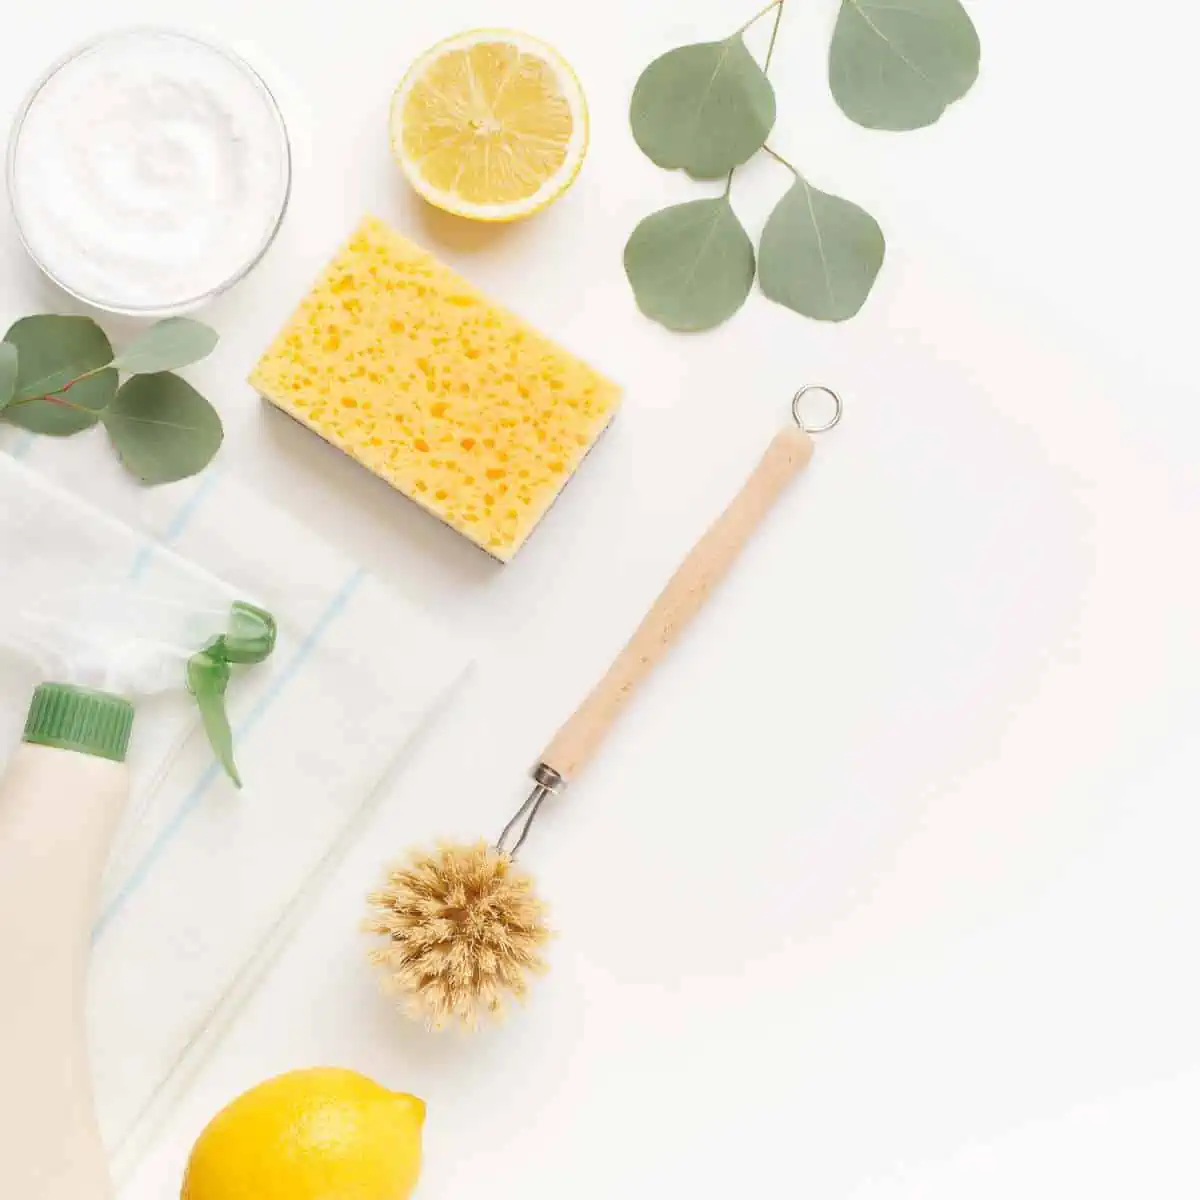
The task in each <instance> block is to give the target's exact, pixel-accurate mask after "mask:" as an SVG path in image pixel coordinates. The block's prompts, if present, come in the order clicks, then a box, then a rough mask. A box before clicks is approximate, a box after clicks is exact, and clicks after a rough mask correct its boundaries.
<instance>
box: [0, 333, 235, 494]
mask: <svg viewBox="0 0 1200 1200" xmlns="http://www.w3.org/2000/svg"><path fill="white" fill-rule="evenodd" d="M216 344H217V335H216V333H215V332H214V331H213V330H211V329H210V328H209V327H208V326H207V325H202V324H201V323H200V322H199V321H192V320H189V319H188V318H186V317H170V318H168V319H167V320H165V321H159V322H158V323H157V324H155V325H151V326H150V327H149V328H148V329H146V330H144V331H143V332H142V333H141V334H140V335H139V336H138V337H136V338H135V339H134V340H133V341H132V342H131V343H130V344H129V345H128V346H126V347H125V349H124V351H122V353H120V354H116V353H114V351H113V348H112V344H111V343H110V342H109V340H108V337H107V336H106V335H105V333H104V330H102V329H101V328H100V326H99V325H97V324H96V322H95V321H93V320H92V319H91V318H90V317H61V316H53V315H49V314H45V315H41V316H35V317H25V318H24V319H23V320H20V321H18V322H17V323H16V324H15V325H13V327H12V328H11V329H10V330H9V331H8V332H7V333H6V334H5V335H4V341H3V342H0V421H3V422H6V423H7V424H9V425H15V426H17V427H19V428H21V429H25V430H28V431H29V432H30V433H36V434H42V435H45V436H47V437H71V436H73V435H74V434H77V433H82V432H83V431H84V430H85V429H91V428H92V427H93V426H94V425H97V424H102V425H103V426H104V429H105V432H106V433H107V434H108V437H109V440H110V441H111V442H112V444H113V447H114V449H115V450H116V452H117V455H118V456H119V457H120V459H121V461H122V463H124V464H125V466H126V468H127V469H128V470H129V471H130V472H132V473H133V474H134V475H136V476H137V478H138V479H140V480H141V481H142V482H143V483H146V484H159V483H174V482H175V481H176V480H179V479H186V478H188V477H189V476H191V475H195V474H197V473H198V472H200V471H202V470H203V469H204V468H205V467H206V466H208V464H209V463H210V462H211V461H212V459H213V456H214V455H215V454H216V453H217V451H218V450H219V449H220V448H221V442H222V439H223V438H224V430H223V428H222V426H221V418H220V417H219V416H218V415H217V412H216V409H214V408H213V406H212V405H211V404H209V402H208V401H207V400H206V399H205V398H204V397H203V396H202V395H200V393H199V392H198V391H196V389H195V388H194V387H192V385H191V384H190V383H187V382H186V381H185V380H183V379H181V378H180V377H179V376H178V375H176V374H174V372H175V371H177V370H180V369H181V368H183V367H187V366H191V364H192V363H195V362H199V361H200V359H202V358H205V357H206V356H207V355H209V354H211V353H212V351H213V349H214V348H215V346H216ZM122 374H125V375H128V376H130V378H129V379H127V380H126V382H125V383H124V384H121V383H120V377H121V375H122Z"/></svg>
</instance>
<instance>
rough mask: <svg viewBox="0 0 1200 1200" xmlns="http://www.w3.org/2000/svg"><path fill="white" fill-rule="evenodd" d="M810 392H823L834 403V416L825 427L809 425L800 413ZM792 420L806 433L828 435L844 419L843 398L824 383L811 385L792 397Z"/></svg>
mask: <svg viewBox="0 0 1200 1200" xmlns="http://www.w3.org/2000/svg"><path fill="white" fill-rule="evenodd" d="M810 392H822V393H824V395H826V396H828V397H829V399H830V400H832V401H833V414H832V416H830V417H829V419H828V420H827V421H826V422H825V423H824V424H823V425H809V424H808V422H807V421H805V419H804V414H803V413H802V412H801V411H800V408H801V405H802V403H803V401H804V397H805V396H807V395H808V394H809V393H810ZM792 419H793V420H794V421H795V422H796V424H797V425H799V426H800V428H801V429H803V430H804V432H805V433H810V434H811V433H828V432H829V431H830V430H831V429H832V428H833V427H834V426H835V425H837V423H838V422H839V421H840V420H841V419H842V398H841V396H839V395H838V394H837V392H835V391H834V390H833V388H831V387H826V385H825V384H823V383H810V384H808V385H807V386H806V387H802V388H801V389H800V390H799V391H798V392H797V393H796V394H795V395H794V396H793V397H792Z"/></svg>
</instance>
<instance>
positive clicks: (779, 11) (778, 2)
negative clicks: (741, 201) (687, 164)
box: [725, 0, 800, 196]
mask: <svg viewBox="0 0 1200 1200" xmlns="http://www.w3.org/2000/svg"><path fill="white" fill-rule="evenodd" d="M786 3H787V0H775V2H774V3H773V4H768V5H767V7H766V8H764V9H763V10H762V12H760V13H759V14H758V15H757V16H754V17H751V18H750V20H749V21H747V22H746V24H745V25H743V26H742V27H741V29H739V30H738V34H741V33H745V31H746V30H747V29H749V28H750V26H751V25H753V24H754V22H755V21H760V20H762V18H763V17H765V16H766V15H767V13H769V12H770V11H771V9H774V10H775V23H774V24H773V25H772V26H771V40H770V41H769V42H768V43H767V56H766V58H764V59H763V74H764V75H765V74H766V73H767V70H768V69H769V68H770V66H771V56H772V55H773V54H774V53H775V43H776V42H777V41H778V40H779V26H780V23H781V22H782V21H783V9H784V5H785V4H786ZM734 36H735V37H736V36H737V34H735V35H734ZM763 149H764V150H765V151H766V152H767V153H768V154H769V155H770V156H771V157H772V158H778V159H779V161H780V162H781V163H783V165H784V166H785V167H787V169H788V170H789V171H791V173H792V174H793V175H795V176H796V178H797V179H799V178H800V172H799V171H797V170H796V168H795V167H793V166H792V164H791V163H789V162H784V160H783V159H782V158H779V155H778V154H776V153H775V151H774V150H772V149H771V147H770V146H763ZM736 170H737V167H734V168H733V171H730V172H729V174H728V175H727V176H726V178H725V195H726V196H728V195H729V192H730V189H731V188H732V187H733V174H734V171H736Z"/></svg>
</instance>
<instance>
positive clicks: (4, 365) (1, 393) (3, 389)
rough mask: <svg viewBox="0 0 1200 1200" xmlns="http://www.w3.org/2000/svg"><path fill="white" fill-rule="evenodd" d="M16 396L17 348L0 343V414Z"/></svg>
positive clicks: (6, 343)
mask: <svg viewBox="0 0 1200 1200" xmlns="http://www.w3.org/2000/svg"><path fill="white" fill-rule="evenodd" d="M16 394H17V348H16V346H12V345H10V344H9V343H8V342H0V412H3V411H4V409H5V408H6V407H7V406H8V402H9V401H10V400H11V399H12V398H13V397H14V396H15V395H16Z"/></svg>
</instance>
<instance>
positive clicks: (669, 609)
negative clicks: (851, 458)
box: [542, 425, 813, 783]
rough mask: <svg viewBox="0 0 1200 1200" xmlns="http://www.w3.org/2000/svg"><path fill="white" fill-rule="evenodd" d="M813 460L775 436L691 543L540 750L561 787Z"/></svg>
mask: <svg viewBox="0 0 1200 1200" xmlns="http://www.w3.org/2000/svg"><path fill="white" fill-rule="evenodd" d="M812 452H813V443H812V439H811V438H810V437H809V436H808V434H807V433H805V432H804V431H803V430H802V429H800V428H799V427H798V426H795V425H792V426H789V427H788V428H786V429H783V430H781V431H780V432H779V433H778V434H776V435H775V438H774V440H773V441H772V442H771V444H770V446H769V447H768V448H767V452H766V454H764V455H763V457H762V461H761V462H760V463H759V464H758V467H757V468H756V469H755V471H754V474H753V475H751V476H750V478H749V479H748V480H747V481H746V485H745V487H743V488H742V490H741V491H740V492H739V493H738V494H737V496H735V497H734V499H733V502H732V503H731V504H730V505H729V507H728V508H727V509H726V510H725V511H724V512H723V513H722V514H721V516H720V517H718V518H717V521H716V523H715V524H714V525H713V526H712V527H711V528H710V529H709V531H708V532H707V533H706V534H705V535H704V536H703V537H702V538H701V539H700V541H699V542H697V543H696V545H695V547H693V549H692V552H691V553H690V554H689V555H688V556H687V558H686V559H685V560H684V562H683V564H682V565H681V566H680V568H679V570H677V571H676V572H675V574H674V576H672V578H671V582H670V583H668V584H667V586H666V588H665V589H664V590H663V592H662V595H660V596H659V598H658V600H657V601H655V604H654V607H653V608H652V609H651V610H650V611H649V613H647V614H646V618H645V620H643V621H642V623H641V625H640V626H638V630H637V632H636V633H635V634H634V635H633V637H632V638H631V639H630V641H629V644H628V645H627V646H626V647H625V649H624V650H622V651H621V653H620V655H619V656H618V657H617V660H616V662H614V663H613V665H612V667H611V668H609V672H608V674H607V675H605V676H604V678H603V679H602V680H601V681H600V682H599V683H598V684H597V685H596V687H595V688H594V689H593V690H592V693H591V695H590V696H588V698H587V699H586V700H585V701H584V702H583V703H582V704H581V705H580V706H579V708H578V709H576V710H575V714H574V716H572V717H571V719H570V720H569V721H567V723H566V724H565V725H564V726H563V727H562V728H561V729H560V730H559V731H558V733H557V734H556V735H555V737H554V740H553V741H552V742H551V743H550V745H549V746H548V747H547V748H546V752H545V754H543V755H542V762H543V763H544V764H545V765H546V766H548V767H550V768H552V769H553V770H554V771H557V772H558V774H559V775H561V776H562V778H563V780H564V781H565V782H568V783H569V782H570V781H571V780H572V779H574V778H575V777H576V776H577V775H578V774H579V772H580V770H582V768H583V767H584V766H586V765H587V763H588V761H589V760H590V759H591V757H592V755H593V754H595V753H596V751H597V749H599V746H600V743H601V742H602V741H603V740H604V735H605V734H606V733H608V731H609V728H610V727H611V726H612V724H613V722H614V721H615V720H616V719H617V716H618V714H619V713H620V711H621V709H622V708H623V707H624V706H625V702H626V701H627V700H628V699H629V697H630V696H631V695H633V693H634V691H635V689H636V688H637V686H638V684H639V683H641V682H642V680H643V679H645V678H646V676H647V675H649V674H650V672H651V671H652V670H653V669H654V667H655V666H657V665H658V663H659V661H660V660H661V659H662V657H663V656H664V655H665V654H666V652H667V651H668V650H669V649H670V648H671V645H672V643H673V642H674V641H675V639H676V638H677V637H678V636H679V635H680V633H681V632H682V631H683V629H684V627H685V626H686V625H687V624H688V622H689V621H691V619H692V618H693V617H694V616H695V615H696V614H697V613H698V612H699V611H700V610H701V609H702V608H703V607H704V603H705V601H706V600H707V599H708V596H709V593H710V592H711V591H712V588H713V586H714V585H715V584H716V583H718V582H719V581H720V580H721V579H722V578H724V576H725V575H726V574H727V573H728V571H729V568H730V567H731V566H732V565H733V563H734V561H735V560H736V559H737V556H738V554H739V553H740V552H741V550H742V548H743V547H744V546H745V544H746V542H747V541H748V540H749V538H750V535H751V534H752V533H753V532H754V530H755V529H756V528H757V527H758V526H759V524H760V523H761V522H762V520H763V518H764V517H765V516H766V515H767V513H768V512H770V510H771V507H772V506H773V505H774V503H775V501H776V500H777V499H778V498H779V496H780V494H781V493H782V491H783V489H784V487H785V486H786V485H787V484H788V483H789V482H790V481H791V480H792V479H793V478H794V477H795V476H796V475H797V474H798V473H799V472H800V470H801V469H802V468H804V467H805V466H807V465H808V460H809V459H810V458H811V457H812Z"/></svg>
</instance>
